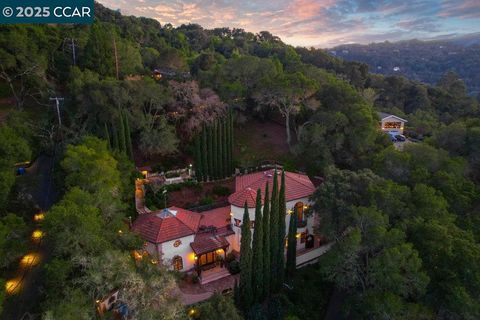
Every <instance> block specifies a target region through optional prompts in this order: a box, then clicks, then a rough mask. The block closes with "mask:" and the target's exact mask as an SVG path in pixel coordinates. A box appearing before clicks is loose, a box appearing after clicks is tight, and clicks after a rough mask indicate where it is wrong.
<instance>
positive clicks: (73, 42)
mask: <svg viewBox="0 0 480 320" xmlns="http://www.w3.org/2000/svg"><path fill="white" fill-rule="evenodd" d="M72 50H73V53H72V54H73V65H74V66H76V65H77V57H76V55H75V39H73V38H72Z"/></svg>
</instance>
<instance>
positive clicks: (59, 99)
mask: <svg viewBox="0 0 480 320" xmlns="http://www.w3.org/2000/svg"><path fill="white" fill-rule="evenodd" d="M54 100H55V106H56V109H57V117H58V130H59V131H60V130H61V128H62V118H61V117H60V101H63V100H64V98H59V97H54V98H50V101H54ZM60 139H62V133H61V131H60Z"/></svg>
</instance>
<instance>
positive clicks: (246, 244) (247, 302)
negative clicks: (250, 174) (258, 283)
mask: <svg viewBox="0 0 480 320" xmlns="http://www.w3.org/2000/svg"><path fill="white" fill-rule="evenodd" d="M244 209H245V210H244V213H243V221H242V227H241V232H242V238H241V240H240V305H241V308H242V309H243V310H247V308H249V307H250V306H251V304H252V301H253V295H252V248H251V247H250V245H251V241H252V234H251V230H250V216H249V214H248V206H247V202H245V205H244Z"/></svg>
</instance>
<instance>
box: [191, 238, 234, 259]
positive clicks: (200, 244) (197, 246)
mask: <svg viewBox="0 0 480 320" xmlns="http://www.w3.org/2000/svg"><path fill="white" fill-rule="evenodd" d="M229 245H230V244H229V243H228V241H227V239H225V237H223V236H214V235H212V234H200V235H197V236H196V237H195V240H194V241H193V242H192V243H190V247H192V249H193V252H195V254H197V255H199V254H203V253H206V252H210V251H213V250H216V249H223V248H226V247H228V246H229Z"/></svg>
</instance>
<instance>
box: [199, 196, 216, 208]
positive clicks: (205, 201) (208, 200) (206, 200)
mask: <svg viewBox="0 0 480 320" xmlns="http://www.w3.org/2000/svg"><path fill="white" fill-rule="evenodd" d="M198 204H199V205H201V206H206V205H209V204H213V199H212V197H209V196H206V197H203V198H202V199H200V201H199V202H198Z"/></svg>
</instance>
